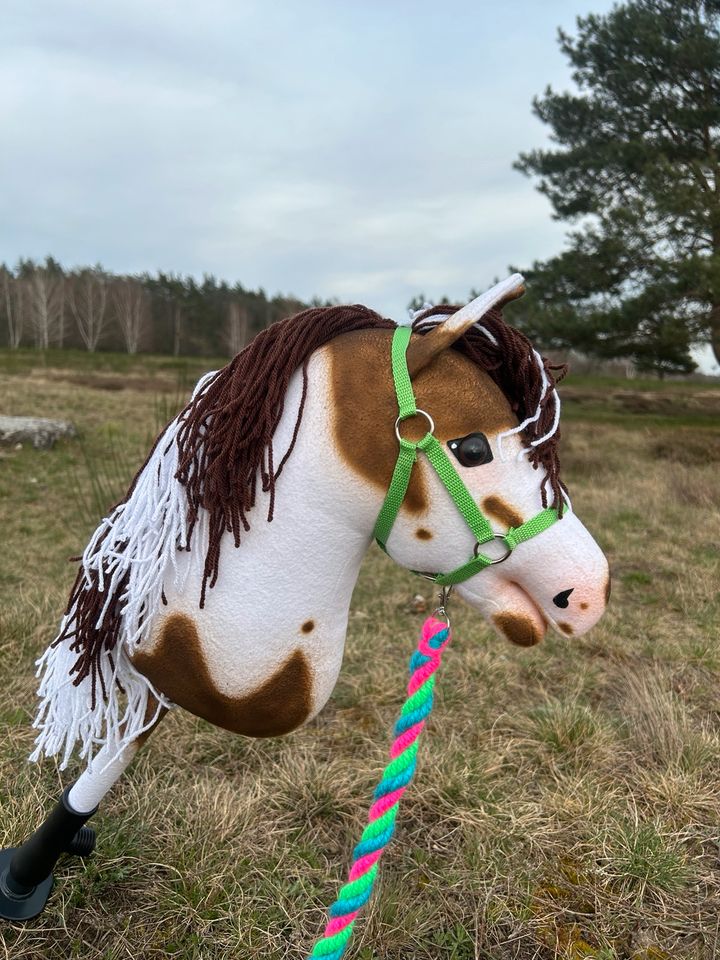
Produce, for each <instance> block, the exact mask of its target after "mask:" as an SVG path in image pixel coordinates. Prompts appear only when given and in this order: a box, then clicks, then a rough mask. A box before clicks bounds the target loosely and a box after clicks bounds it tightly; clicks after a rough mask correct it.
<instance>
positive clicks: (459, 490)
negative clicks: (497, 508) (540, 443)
mask: <svg viewBox="0 0 720 960" xmlns="http://www.w3.org/2000/svg"><path fill="white" fill-rule="evenodd" d="M411 335H412V330H411V328H410V327H397V328H396V329H395V333H394V334H393V339H392V349H391V360H392V372H393V381H394V383H395V394H396V396H397V402H398V418H397V420H396V421H395V434H396V436H397V439H398V444H399V447H400V449H399V452H398V458H397V462H396V464H395V469H394V470H393V475H392V480H391V481H390V486H389V487H388V491H387V493H386V495H385V500H384V502H383V505H382V507H381V509H380V513H379V514H378V518H377V520H376V522H375V531H374V536H375V540H376V541H377V543H378V545H379V546H380V547H381V548H382V549H383V550H385V552H386V553H387V548H386V544H387V540H388V537H389V536H390V531H391V530H392V528H393V524H394V523H395V520H396V519H397V515H398V513H399V512H400V507H401V506H402V504H403V501H404V500H405V495H406V494H407V489H408V485H409V483H410V477H411V475H412V469H413V467H414V465H415V461H416V460H417V456H418V451H421V452H422V453H423V454H424V455H425V456H426V457H427V459H428V461H429V462H430V465H431V466H432V468H433V469H434V470H435V473H437V475H438V477H440V480H441V481H442V483H443V485H444V487H445V489H446V490H447V491H448V493H449V494H450V496H451V497H452V499H453V502H454V504H455V506H456V507H457V508H458V510H459V511H460V513H461V514H462V516H463V518H464V519H465V522H466V523H467V525H468V526H469V527H470V529H471V530H472V532H473V535H474V537H475V540H476V545H475V551H474V554H473V556H472V557H471V558H470V559H469V560H468V561H467V563H464V564H462V565H461V566H459V567H457V568H456V569H455V570H451V571H450V573H438V574H435V575H434V576H433V579H434V580H435V582H436V583H438V584H439V585H440V586H443V587H450V586H453V585H454V584H456V583H462V582H463V581H464V580H468V579H470V577H474V576H475V574H476V573H479V572H480V571H481V570H484V569H485V567H489V566H491V565H493V564H496V563H502V562H503V560H506V559H507V558H508V557H509V556H510V554H511V553H512V551H513V550H514V549H515V547H517V546H518V544H520V543H524V542H525V541H526V540H529V539H530V538H531V537H534V536H537V534H539V533H542V532H543V530H547V528H548V527H550V526H552V524H553V523H555V522H556V520H558V519H559V518H558V513H557V510H556V509H555V508H554V507H548V508H547V509H545V510H541V511H540V513H537V514H536V515H535V516H534V517H531V518H530V520H526V521H525V523H522V524H521V525H520V526H519V527H511V528H510V529H509V530H508V531H507V533H505V534H496V533H495V532H494V531H493V529H492V527H491V526H490V523H489V521H488V519H487V517H485V516H484V514H483V513H482V511H481V510H480V508H479V507H478V505H477V504H476V503H475V501H474V500H473V498H472V495H471V494H470V491H469V490H468V488H467V487H466V486H465V484H464V483H463V482H462V479H461V478H460V475H459V473H458V472H457V470H456V469H455V467H454V466H453V465H452V463H451V462H450V459H449V457H448V455H447V454H446V453H445V450H444V448H443V445H442V444H441V443H440V442H439V441H438V440H437V439H436V438H435V436H434V431H435V424H434V422H433V419H432V417H431V416H430V415H429V414H428V413H426V412H425V411H424V410H418V408H417V405H416V403H415V394H414V392H413V388H412V382H411V380H410V373H409V371H408V367H407V358H406V353H407V348H408V344H409V343H410V337H411ZM414 416H423V417H425V418H426V419H427V421H428V424H429V428H430V429H429V430H428V432H427V433H426V434H425V436H424V437H423V438H422V440H419V441H417V442H412V441H410V440H405V439H404V438H403V437H401V436H400V424H401V423H402V421H403V420H407V419H409V418H410V417H414ZM491 540H498V541H500V542H501V543H503V544H504V545H505V547H506V551H505V554H504V555H503V556H501V557H498V558H496V559H494V560H493V559H491V558H490V557H486V556H485V555H484V554H482V553H480V552H479V548H480V547H481V546H482V545H483V544H484V543H489V542H490V541H491Z"/></svg>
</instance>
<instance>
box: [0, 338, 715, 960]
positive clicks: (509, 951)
mask: <svg viewBox="0 0 720 960" xmlns="http://www.w3.org/2000/svg"><path fill="white" fill-rule="evenodd" d="M208 365H209V364H208V362H206V361H200V360H192V361H190V360H182V359H180V360H173V359H172V358H142V357H141V358H136V359H132V358H128V357H120V356H116V355H100V356H98V357H95V358H90V357H88V356H87V355H82V354H76V355H73V354H65V355H63V354H49V355H47V356H45V357H44V358H40V357H38V355H37V354H34V353H31V352H30V351H27V352H20V353H15V354H10V353H8V352H5V353H2V354H0V411H2V412H3V413H7V414H34V415H38V416H43V415H44V416H51V417H64V418H68V419H71V420H73V421H74V422H75V423H76V424H77V426H78V428H79V431H80V435H79V437H78V438H77V439H75V440H68V441H63V442H61V443H59V444H58V445H57V446H56V447H55V448H54V449H53V450H50V451H43V452H41V451H36V450H33V449H32V448H31V447H29V446H27V445H24V446H23V447H22V448H20V449H16V448H7V447H6V448H2V449H0V511H1V515H0V530H2V544H3V549H2V551H1V552H0V597H1V602H0V841H1V843H0V846H7V845H10V844H13V843H16V842H18V841H19V840H20V839H21V838H22V837H23V836H24V835H25V834H26V833H27V832H29V831H31V830H32V829H33V828H34V827H35V826H36V825H37V823H38V822H39V821H40V819H41V818H42V816H43V813H44V811H45V810H47V808H48V807H49V806H50V805H51V803H54V801H55V800H56V798H57V796H58V795H59V793H60V791H61V783H67V782H69V781H70V780H71V779H72V777H73V776H75V775H77V774H78V773H79V772H80V769H81V768H80V766H79V765H75V766H74V767H73V769H71V770H69V771H67V772H66V773H65V774H64V775H62V777H61V775H60V774H59V772H58V770H57V768H56V766H55V765H54V763H53V762H51V761H45V762H44V763H43V764H42V766H40V767H38V766H35V765H29V764H28V763H27V762H26V757H27V755H28V753H29V752H30V749H31V745H32V741H33V732H32V730H31V727H30V722H31V718H32V716H33V713H34V707H35V697H34V690H35V679H34V666H33V662H34V660H35V659H36V657H37V656H38V655H39V654H40V653H41V652H42V651H43V650H44V648H45V646H46V645H47V643H48V642H49V641H50V640H51V639H52V637H53V635H54V631H55V628H56V625H57V622H58V619H59V616H60V614H61V612H62V609H63V607H64V604H65V601H66V597H67V593H68V590H69V588H70V585H71V583H72V580H73V576H74V566H73V565H72V564H70V563H68V558H69V557H71V556H72V555H74V554H77V553H78V552H79V551H80V550H81V549H82V547H83V546H84V544H85V542H86V539H87V537H88V535H89V533H90V532H91V530H92V529H93V528H94V526H95V524H96V522H97V521H98V519H99V518H100V517H101V516H102V514H103V512H104V511H105V510H107V508H108V507H109V506H110V505H111V504H112V503H113V502H115V500H116V499H118V498H119V497H120V496H121V495H122V494H123V493H124V488H125V486H126V484H127V482H128V480H129V479H130V477H131V476H132V474H133V473H134V472H135V469H136V468H137V467H138V466H139V464H140V463H141V462H142V460H143V459H144V455H145V453H146V451H147V449H148V445H149V443H150V442H151V440H152V438H153V437H154V436H155V434H156V433H157V431H158V429H159V427H160V426H161V425H162V423H164V422H165V420H166V419H167V418H168V417H169V416H171V415H172V414H173V413H174V411H175V410H176V409H177V407H178V405H179V403H180V401H181V398H182V396H184V394H185V393H186V392H187V390H188V389H189V387H190V385H191V384H192V382H193V381H194V379H195V378H196V377H197V375H198V374H199V373H200V372H202V370H204V369H206V368H207V367H208ZM562 394H563V395H564V397H565V401H566V402H565V417H564V421H563V424H564V425H563V441H562V445H561V458H562V463H563V468H564V477H565V480H566V482H567V483H568V485H569V487H570V491H571V494H572V496H573V505H574V508H575V510H576V511H577V513H578V515H579V516H580V517H581V518H582V519H583V521H584V522H585V523H586V525H587V526H588V527H589V528H590V530H591V531H592V532H593V534H594V535H595V536H596V538H597V539H598V541H599V542H600V544H601V546H602V547H603V549H604V550H605V552H606V553H607V555H608V557H609V560H610V565H611V571H612V576H613V591H612V598H611V601H610V606H609V608H608V612H607V614H606V616H605V617H604V619H603V620H602V621H601V623H600V624H599V625H598V626H597V627H596V628H595V629H594V630H593V631H591V632H590V633H589V634H588V635H587V636H585V637H583V638H580V639H573V640H571V639H568V638H566V637H556V636H548V638H547V639H546V641H545V642H544V643H543V644H541V645H540V646H538V647H536V648H532V649H520V648H515V647H510V646H509V645H508V644H507V643H506V642H504V641H502V640H500V639H499V638H498V637H496V636H495V635H494V634H493V633H492V631H491V630H490V629H489V628H488V627H487V626H486V625H485V624H484V623H483V622H482V621H481V620H480V619H479V617H478V616H477V615H476V614H474V613H473V612H472V611H470V610H469V609H467V608H464V607H463V605H462V604H461V603H459V602H456V603H455V606H454V611H453V628H454V640H453V643H452V645H451V647H450V648H449V650H448V652H447V654H446V656H445V659H444V662H443V667H442V671H441V675H440V677H439V680H438V686H437V694H436V704H435V710H434V713H433V717H432V719H431V722H430V724H429V727H428V730H427V731H426V735H425V739H424V742H423V743H422V744H421V749H420V762H419V766H418V772H417V775H416V780H415V783H414V784H413V786H412V787H411V789H410V791H409V792H408V795H407V797H406V800H405V801H404V806H403V809H402V811H401V815H400V820H399V828H398V832H397V837H396V840H395V841H394V843H393V845H392V847H391V848H390V850H389V851H388V853H387V855H386V857H385V858H384V861H383V865H382V868H381V871H380V880H379V889H378V891H377V893H376V895H375V896H374V898H373V900H372V901H371V904H370V906H369V909H367V911H366V914H365V916H364V917H362V918H361V919H360V921H359V922H358V925H357V932H356V935H355V939H354V942H353V946H352V947H351V949H350V950H349V951H348V958H350V957H352V958H353V960H371V958H373V960H401V958H402V960H411V958H412V960H551V958H561V960H581V958H595V960H712V958H716V957H720V595H719V593H718V590H719V587H720V552H719V549H718V545H719V544H720V386H718V385H717V383H716V384H715V385H714V386H713V384H712V383H710V384H708V383H707V382H706V383H685V382H682V383H680V382H670V383H665V384H661V383H660V382H659V381H654V380H653V381H642V380H628V381H624V380H611V379H608V378H597V377H596V378H592V377H584V378H573V377H570V378H569V379H568V381H567V384H566V386H564V387H563V388H562ZM418 594H422V595H423V596H424V600H425V601H426V603H427V604H428V605H429V606H430V607H431V605H432V600H433V598H432V594H431V591H430V589H429V588H428V585H427V584H426V583H425V582H424V581H421V580H419V579H417V578H415V577H413V576H412V575H411V574H409V573H407V572H405V571H403V570H401V569H399V568H396V567H395V566H394V565H393V564H392V563H391V562H390V561H389V560H388V559H387V558H386V557H385V556H384V555H382V554H381V553H380V552H379V551H378V550H377V549H375V548H373V549H372V550H371V551H370V552H369V553H368V556H367V558H366V561H365V563H364V565H363V569H362V573H361V577H360V580H359V583H358V586H357V589H356V591H355V594H354V597H353V604H352V610H351V618H350V627H349V633H348V641H347V648H346V655H345V662H344V665H343V669H342V672H341V676H340V679H339V682H338V685H337V687H336V689H335V691H334V694H333V696H332V699H331V700H330V702H329V704H328V705H327V707H326V708H325V709H324V710H323V711H322V713H321V714H320V716H319V717H318V718H317V719H316V720H314V721H313V722H311V723H310V724H309V725H308V726H306V727H304V728H302V729H301V730H299V731H297V732H295V733H293V734H291V735H290V736H288V737H286V738H281V739H274V740H250V739H244V738H240V737H233V736H232V735H231V734H228V733H225V732H223V731H221V730H218V729H215V728H213V727H211V726H210V725H209V724H207V723H205V722H204V721H201V720H198V719H196V718H194V717H192V716H190V715H189V714H186V713H183V712H181V711H175V712H173V714H172V715H171V716H170V717H169V718H167V719H166V720H165V722H164V723H163V724H162V725H161V726H160V727H159V728H158V730H157V732H156V733H155V734H154V735H153V736H152V737H151V738H150V740H149V741H148V743H147V745H146V747H145V748H144V750H143V751H142V753H141V754H140V756H139V758H138V759H137V761H136V762H135V764H134V766H133V767H132V768H131V770H130V772H129V774H127V775H126V776H125V777H124V778H123V779H122V780H121V781H120V783H119V784H118V786H117V787H116V788H115V790H114V791H113V793H112V794H111V795H110V797H109V798H108V799H107V800H106V801H105V803H104V804H103V807H102V809H101V812H100V814H99V815H98V816H97V817H96V818H95V819H94V821H93V825H94V826H95V828H96V830H97V831H98V845H97V851H96V853H95V855H94V856H93V857H91V858H90V859H88V860H86V861H79V860H63V861H61V863H60V864H59V866H58V869H57V871H56V879H57V886H56V889H55V891H54V893H53V895H52V898H51V900H50V902H49V904H48V908H47V911H46V912H45V914H44V915H43V916H41V917H40V918H38V919H37V920H35V921H32V922H30V923H29V924H28V925H26V926H14V925H11V924H7V923H3V924H2V925H1V926H0V958H7V960H60V958H79V960H125V958H134V960H156V958H157V960H159V958H177V960H220V958H223V960H226V958H230V957H233V958H237V960H245V958H255V957H258V958H266V960H281V958H288V960H289V958H302V957H304V956H305V955H306V953H307V952H308V951H309V949H310V947H311V945H312V943H313V942H314V938H315V936H316V935H317V934H318V933H319V932H320V930H321V928H322V926H323V917H324V911H325V907H326V905H327V904H328V903H330V902H331V901H332V899H333V898H334V896H335V892H336V890H337V887H338V884H339V882H341V881H342V880H343V879H344V876H345V872H346V869H347V864H348V862H349V858H350V853H351V850H352V847H353V845H354V843H355V842H356V840H357V837H358V836H359V833H360V831H361V829H362V825H363V823H364V820H365V815H366V811H367V805H368V799H369V796H370V793H371V791H372V789H373V788H374V785H375V783H376V782H377V779H378V775H379V774H380V772H381V770H382V767H383V765H384V762H385V756H386V751H387V746H388V743H389V737H390V729H391V725H392V723H393V722H394V718H395V715H396V712H397V710H398V708H399V706H400V704H401V702H402V699H403V692H404V686H405V680H406V672H407V660H408V657H409V655H410V653H411V652H412V649H413V647H414V643H415V637H416V634H417V630H418V627H419V624H420V622H421V620H422V616H423V614H422V613H421V612H419V611H418V609H417V608H418V607H419V606H421V603H420V601H419V600H418V599H417V598H416V597H417V595H418Z"/></svg>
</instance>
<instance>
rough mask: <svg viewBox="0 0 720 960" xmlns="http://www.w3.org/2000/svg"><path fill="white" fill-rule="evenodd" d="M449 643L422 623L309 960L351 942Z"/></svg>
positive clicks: (331, 958)
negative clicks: (339, 883)
mask: <svg viewBox="0 0 720 960" xmlns="http://www.w3.org/2000/svg"><path fill="white" fill-rule="evenodd" d="M449 642H450V627H449V624H445V623H442V622H441V621H440V620H436V619H435V617H434V616H431V617H428V619H427V620H426V621H425V623H424V624H423V628H422V635H421V637H420V641H419V643H418V647H417V650H416V651H415V652H414V653H413V655H412V657H411V659H410V681H409V683H408V687H407V691H408V698H407V700H406V701H405V703H404V704H403V708H402V710H401V711H400V716H399V718H398V721H397V723H396V724H395V738H396V739H395V742H394V743H393V745H392V747H391V748H390V763H389V764H388V765H387V766H386V767H385V770H384V771H383V775H382V780H381V781H380V783H379V784H378V786H377V788H376V789H375V793H374V795H373V796H374V803H373V805H372V806H371V807H370V812H369V814H368V825H367V826H366V827H365V829H364V831H363V834H362V837H361V839H360V843H358V845H357V846H356V847H355V849H354V850H353V863H352V867H351V868H350V874H349V877H348V882H347V883H346V884H345V885H344V886H343V887H341V888H340V892H339V893H338V898H337V900H336V901H335V903H333V905H332V906H331V907H330V910H329V911H328V913H329V917H330V919H329V920H328V923H327V926H326V927H325V932H324V933H323V935H322V937H321V938H320V939H319V940H318V941H317V943H316V944H315V947H314V949H313V952H312V953H311V954H310V957H311V958H312V957H315V958H317V957H321V958H322V960H340V957H342V955H343V953H344V952H345V949H346V947H347V945H348V943H349V942H350V938H351V937H352V933H353V927H354V926H355V919H356V917H357V915H358V914H359V912H360V909H361V907H362V906H363V905H364V904H365V903H367V901H368V900H369V899H370V894H371V893H372V889H373V884H374V883H375V878H376V876H377V873H378V861H379V859H380V857H381V856H382V854H383V853H384V852H385V848H386V847H387V846H388V844H389V843H390V840H391V839H392V835H393V833H394V832H395V819H396V817H397V813H398V809H399V806H400V798H401V797H402V795H403V794H404V793H405V790H406V789H407V787H408V785H409V783H410V781H411V780H412V778H413V774H414V773H415V764H416V762H417V751H418V738H419V736H420V734H421V733H422V730H423V727H424V726H425V723H426V721H427V718H428V716H429V715H430V711H431V710H432V706H433V689H434V687H435V671H436V670H437V669H438V667H439V666H440V659H441V656H442V651H443V650H444V649H445V647H446V646H447V644H448V643H449Z"/></svg>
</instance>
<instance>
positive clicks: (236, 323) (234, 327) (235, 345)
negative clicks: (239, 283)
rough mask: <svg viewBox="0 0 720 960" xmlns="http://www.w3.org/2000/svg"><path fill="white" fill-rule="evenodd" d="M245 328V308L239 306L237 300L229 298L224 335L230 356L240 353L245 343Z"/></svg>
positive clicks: (246, 319)
mask: <svg viewBox="0 0 720 960" xmlns="http://www.w3.org/2000/svg"><path fill="white" fill-rule="evenodd" d="M247 330H248V316H247V310H245V309H244V308H243V307H241V306H240V304H239V303H238V302H237V300H231V301H230V303H229V304H228V310H227V319H226V321H225V337H224V339H225V344H226V346H227V349H228V353H229V354H230V356H231V357H234V356H235V355H236V354H238V353H240V351H241V350H242V349H243V347H244V346H245V344H246V343H247Z"/></svg>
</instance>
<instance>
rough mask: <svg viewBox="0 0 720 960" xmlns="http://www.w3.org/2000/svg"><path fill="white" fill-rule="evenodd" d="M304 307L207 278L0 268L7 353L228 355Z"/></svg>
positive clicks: (27, 265) (50, 265) (37, 266)
mask: <svg viewBox="0 0 720 960" xmlns="http://www.w3.org/2000/svg"><path fill="white" fill-rule="evenodd" d="M312 305H313V306H318V305H320V301H317V300H315V301H313V303H312ZM306 306H308V304H305V303H303V302H302V301H300V300H298V299H296V298H294V297H288V296H280V295H278V296H274V297H269V296H268V295H267V294H266V293H265V291H264V290H262V289H261V290H246V289H245V288H244V287H243V286H242V285H241V284H240V283H235V284H232V285H231V284H228V283H227V282H226V281H224V280H218V279H216V278H215V277H213V276H205V277H203V279H202V281H200V282H198V281H197V280H195V279H194V278H193V277H183V276H179V275H176V274H166V273H157V274H155V275H151V274H148V273H145V274H141V275H117V274H113V273H110V272H109V271H107V270H105V269H103V267H101V266H93V267H90V266H88V267H81V268H78V269H75V270H71V271H66V270H64V269H63V267H62V266H61V265H60V264H59V263H58V262H57V261H56V260H54V259H53V258H52V257H47V258H46V259H45V261H44V262H42V263H36V262H34V261H32V260H21V261H20V262H19V263H18V264H17V266H16V267H14V268H12V269H11V268H9V267H7V266H6V265H4V264H2V265H0V316H2V317H3V318H4V321H5V323H4V326H5V337H4V342H5V345H6V346H7V347H9V348H10V349H18V348H19V347H21V346H28V347H35V348H36V349H38V350H47V349H49V348H59V349H62V348H75V349H84V350H88V351H90V352H95V351H97V350H119V351H126V352H127V353H131V354H134V353H138V352H141V351H142V352H152V353H165V354H173V355H175V356H180V355H193V356H234V355H235V354H236V353H238V352H239V351H240V350H242V348H243V347H244V346H245V344H246V343H248V342H249V341H250V340H251V339H252V337H254V336H255V334H256V333H258V332H259V331H260V330H262V329H264V328H265V327H267V326H269V325H270V324H271V323H274V322H275V321H276V320H280V319H282V318H283V317H286V316H289V315H291V314H293V313H297V312H298V311H299V310H302V309H304V308H305V307H306Z"/></svg>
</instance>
